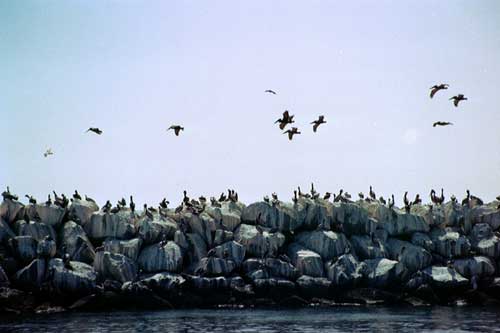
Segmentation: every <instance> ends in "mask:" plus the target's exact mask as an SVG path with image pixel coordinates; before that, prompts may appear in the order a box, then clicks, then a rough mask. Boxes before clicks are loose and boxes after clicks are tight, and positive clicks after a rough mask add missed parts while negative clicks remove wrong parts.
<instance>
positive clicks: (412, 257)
mask: <svg viewBox="0 0 500 333" xmlns="http://www.w3.org/2000/svg"><path fill="white" fill-rule="evenodd" d="M387 249H388V252H389V258H390V259H392V260H397V261H399V262H400V263H402V264H403V265H404V266H405V267H406V269H407V270H408V271H409V272H410V273H414V272H416V271H418V270H421V269H424V268H425V267H427V266H430V265H431V264H432V255H431V253H430V252H428V251H427V250H426V249H424V248H423V247H420V246H416V245H413V244H412V243H410V242H405V241H402V240H399V239H396V238H389V239H388V240H387Z"/></svg>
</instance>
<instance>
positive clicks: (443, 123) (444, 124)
mask: <svg viewBox="0 0 500 333" xmlns="http://www.w3.org/2000/svg"><path fill="white" fill-rule="evenodd" d="M448 125H453V123H450V122H448V121H436V122H435V123H434V124H432V127H436V126H448Z"/></svg>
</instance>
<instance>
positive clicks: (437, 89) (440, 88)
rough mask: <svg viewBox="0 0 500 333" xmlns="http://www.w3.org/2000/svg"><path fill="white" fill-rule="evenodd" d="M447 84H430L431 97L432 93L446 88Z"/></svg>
mask: <svg viewBox="0 0 500 333" xmlns="http://www.w3.org/2000/svg"><path fill="white" fill-rule="evenodd" d="M448 87H449V85H448V84H446V83H441V84H439V85H434V86H432V87H431V88H430V89H431V98H432V97H434V95H435V94H436V93H437V92H438V91H439V90H443V89H448Z"/></svg>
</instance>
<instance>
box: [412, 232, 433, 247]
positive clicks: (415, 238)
mask: <svg viewBox="0 0 500 333" xmlns="http://www.w3.org/2000/svg"><path fill="white" fill-rule="evenodd" d="M411 243H412V244H413V245H416V246H420V247H423V248H424V249H426V250H427V251H432V250H433V249H434V244H433V243H432V240H431V238H430V237H429V235H428V234H424V233H423V232H416V233H414V234H412V235H411Z"/></svg>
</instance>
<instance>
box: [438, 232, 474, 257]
mask: <svg viewBox="0 0 500 333" xmlns="http://www.w3.org/2000/svg"><path fill="white" fill-rule="evenodd" d="M430 237H431V239H432V243H433V244H434V252H436V253H438V254H439V255H441V256H443V257H446V258H452V257H464V256H466V255H468V254H469V251H470V248H471V245H470V242H469V239H467V237H465V236H463V235H460V234H459V233H458V232H456V231H453V230H451V229H450V228H445V229H438V228H433V229H432V231H431V233H430Z"/></svg>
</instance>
